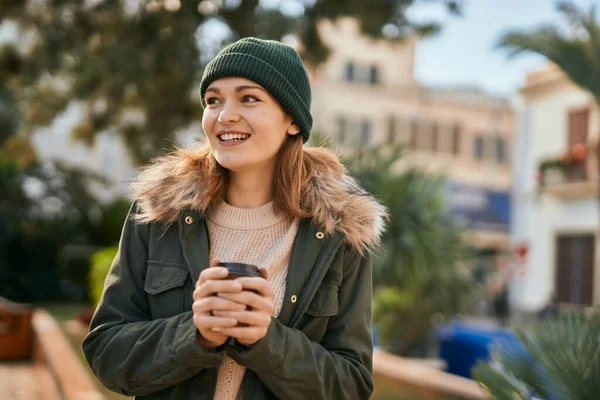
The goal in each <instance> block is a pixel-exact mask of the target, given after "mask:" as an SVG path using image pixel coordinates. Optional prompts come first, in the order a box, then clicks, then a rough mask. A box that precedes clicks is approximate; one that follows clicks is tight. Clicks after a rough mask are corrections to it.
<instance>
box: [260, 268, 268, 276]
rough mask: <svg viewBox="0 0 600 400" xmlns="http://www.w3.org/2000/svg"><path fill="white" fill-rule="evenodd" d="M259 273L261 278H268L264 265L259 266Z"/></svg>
mask: <svg viewBox="0 0 600 400" xmlns="http://www.w3.org/2000/svg"><path fill="white" fill-rule="evenodd" d="M259 271H260V274H261V275H262V276H263V278H265V279H269V270H268V269H266V268H265V267H262V268H259Z"/></svg>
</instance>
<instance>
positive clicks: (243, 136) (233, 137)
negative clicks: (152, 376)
mask: <svg viewBox="0 0 600 400" xmlns="http://www.w3.org/2000/svg"><path fill="white" fill-rule="evenodd" d="M248 136H250V135H247V134H245V133H226V134H224V135H219V137H220V138H221V140H223V141H227V140H244V139H247V138H248Z"/></svg>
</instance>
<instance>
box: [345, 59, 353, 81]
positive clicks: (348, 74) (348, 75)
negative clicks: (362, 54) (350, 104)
mask: <svg viewBox="0 0 600 400" xmlns="http://www.w3.org/2000/svg"><path fill="white" fill-rule="evenodd" d="M354 72H355V71H354V63H353V62H352V61H348V62H347V63H346V80H347V81H348V82H351V81H353V80H354Z"/></svg>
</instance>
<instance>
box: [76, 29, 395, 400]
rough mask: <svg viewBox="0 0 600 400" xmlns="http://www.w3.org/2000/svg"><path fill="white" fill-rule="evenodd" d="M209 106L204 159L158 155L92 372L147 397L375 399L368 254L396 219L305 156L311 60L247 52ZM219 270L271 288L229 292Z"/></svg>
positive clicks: (104, 310) (319, 158) (90, 351)
mask: <svg viewBox="0 0 600 400" xmlns="http://www.w3.org/2000/svg"><path fill="white" fill-rule="evenodd" d="M200 95H201V100H202V105H203V107H204V114H203V118H202V126H203V129H204V132H205V134H206V138H207V142H208V146H206V147H204V148H201V149H199V150H178V151H176V152H175V153H174V154H171V155H168V156H166V157H163V158H159V159H158V160H156V161H155V162H154V163H152V165H151V166H149V167H147V168H146V169H145V170H144V171H143V172H142V173H141V174H140V176H139V178H138V181H137V182H136V184H135V194H134V195H135V199H136V201H135V203H134V205H133V207H132V209H131V212H130V215H129V216H128V218H127V221H126V223H125V227H124V229H123V234H122V237H121V242H120V246H119V253H118V255H117V257H116V259H115V260H114V263H113V266H112V268H111V270H110V273H109V275H108V277H107V279H106V284H105V288H104V294H103V297H102V300H101V301H100V304H99V305H98V308H97V310H96V313H95V315H94V318H93V320H92V324H91V327H90V333H89V335H88V336H87V337H86V339H85V340H84V342H83V350H84V352H85V356H86V358H87V360H88V362H89V364H90V366H91V368H92V370H93V371H94V373H95V374H96V376H98V378H100V380H101V381H102V382H103V383H104V384H105V385H106V386H107V387H108V388H110V389H112V390H114V391H117V392H120V393H123V394H126V395H131V396H137V397H138V398H144V399H211V400H212V399H239V398H243V399H276V398H280V399H311V400H316V399H331V400H333V399H336V400H337V399H367V398H369V396H370V395H371V392H372V391H373V378H372V365H371V364H372V353H373V345H372V337H371V290H372V288H371V261H370V255H369V254H371V252H372V251H373V250H374V249H375V248H376V247H377V246H378V244H379V235H380V233H381V231H382V229H383V220H384V218H385V210H384V208H383V207H382V206H381V205H379V204H378V203H377V202H376V201H375V200H374V199H373V198H372V197H370V196H369V195H368V194H366V193H365V192H364V191H362V190H361V189H360V188H359V187H358V186H357V185H356V183H355V181H354V180H353V179H352V178H350V177H349V176H347V175H346V174H345V173H344V169H343V167H342V166H341V165H340V163H339V161H338V160H337V158H336V157H335V155H333V154H332V153H331V152H329V151H327V150H324V149H319V148H307V149H304V148H303V144H304V142H306V141H307V140H308V138H309V134H310V129H311V126H312V117H311V114H310V102H311V90H310V83H309V80H308V76H307V73H306V70H305V68H304V65H303V63H302V60H301V59H300V57H299V56H298V54H297V53H296V52H295V51H294V50H293V49H292V48H291V47H289V46H286V45H283V44H281V43H278V42H274V41H265V40H260V39H255V38H246V39H242V40H239V41H238V42H236V43H234V44H232V45H230V46H228V47H226V48H225V49H223V50H222V51H221V52H220V53H219V54H218V55H217V57H216V58H215V59H214V60H213V61H211V63H210V64H209V65H208V66H207V68H206V70H205V72H204V75H203V78H202V82H201V86H200ZM218 260H222V261H227V262H243V263H250V264H255V265H257V266H259V267H260V268H261V271H262V275H263V277H244V278H238V279H235V280H231V279H226V278H227V274H228V272H227V269H225V268H223V267H218V266H216V264H218V262H219V261H218ZM240 324H241V326H240Z"/></svg>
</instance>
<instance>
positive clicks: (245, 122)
mask: <svg viewBox="0 0 600 400" xmlns="http://www.w3.org/2000/svg"><path fill="white" fill-rule="evenodd" d="M204 101H205V103H206V107H205V109H204V114H203V116H202V128H203V129H204V133H205V134H206V137H207V138H208V143H209V146H210V148H211V151H212V153H213V155H214V157H215V158H216V160H217V162H218V163H219V164H220V165H221V166H223V167H224V168H226V169H228V170H229V171H231V172H233V173H237V172H243V171H249V170H262V171H268V172H269V173H271V174H272V173H273V168H274V166H275V161H276V158H277V154H278V152H279V149H280V148H281V146H282V145H283V142H284V141H285V139H286V137H287V135H296V134H298V133H299V131H300V130H299V128H298V127H297V126H296V125H294V123H293V121H292V118H291V117H290V116H289V115H288V114H287V113H286V112H285V111H284V110H283V108H282V107H281V106H280V105H279V103H278V102H277V100H275V99H274V98H273V97H272V96H271V95H270V94H269V93H268V92H267V91H266V90H265V89H264V88H263V87H262V86H260V85H259V84H257V83H255V82H253V81H250V80H248V79H245V78H237V77H235V78H234V77H231V78H222V79H218V80H216V81H214V82H212V83H211V84H210V86H208V88H207V89H206V93H205V96H204Z"/></svg>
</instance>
